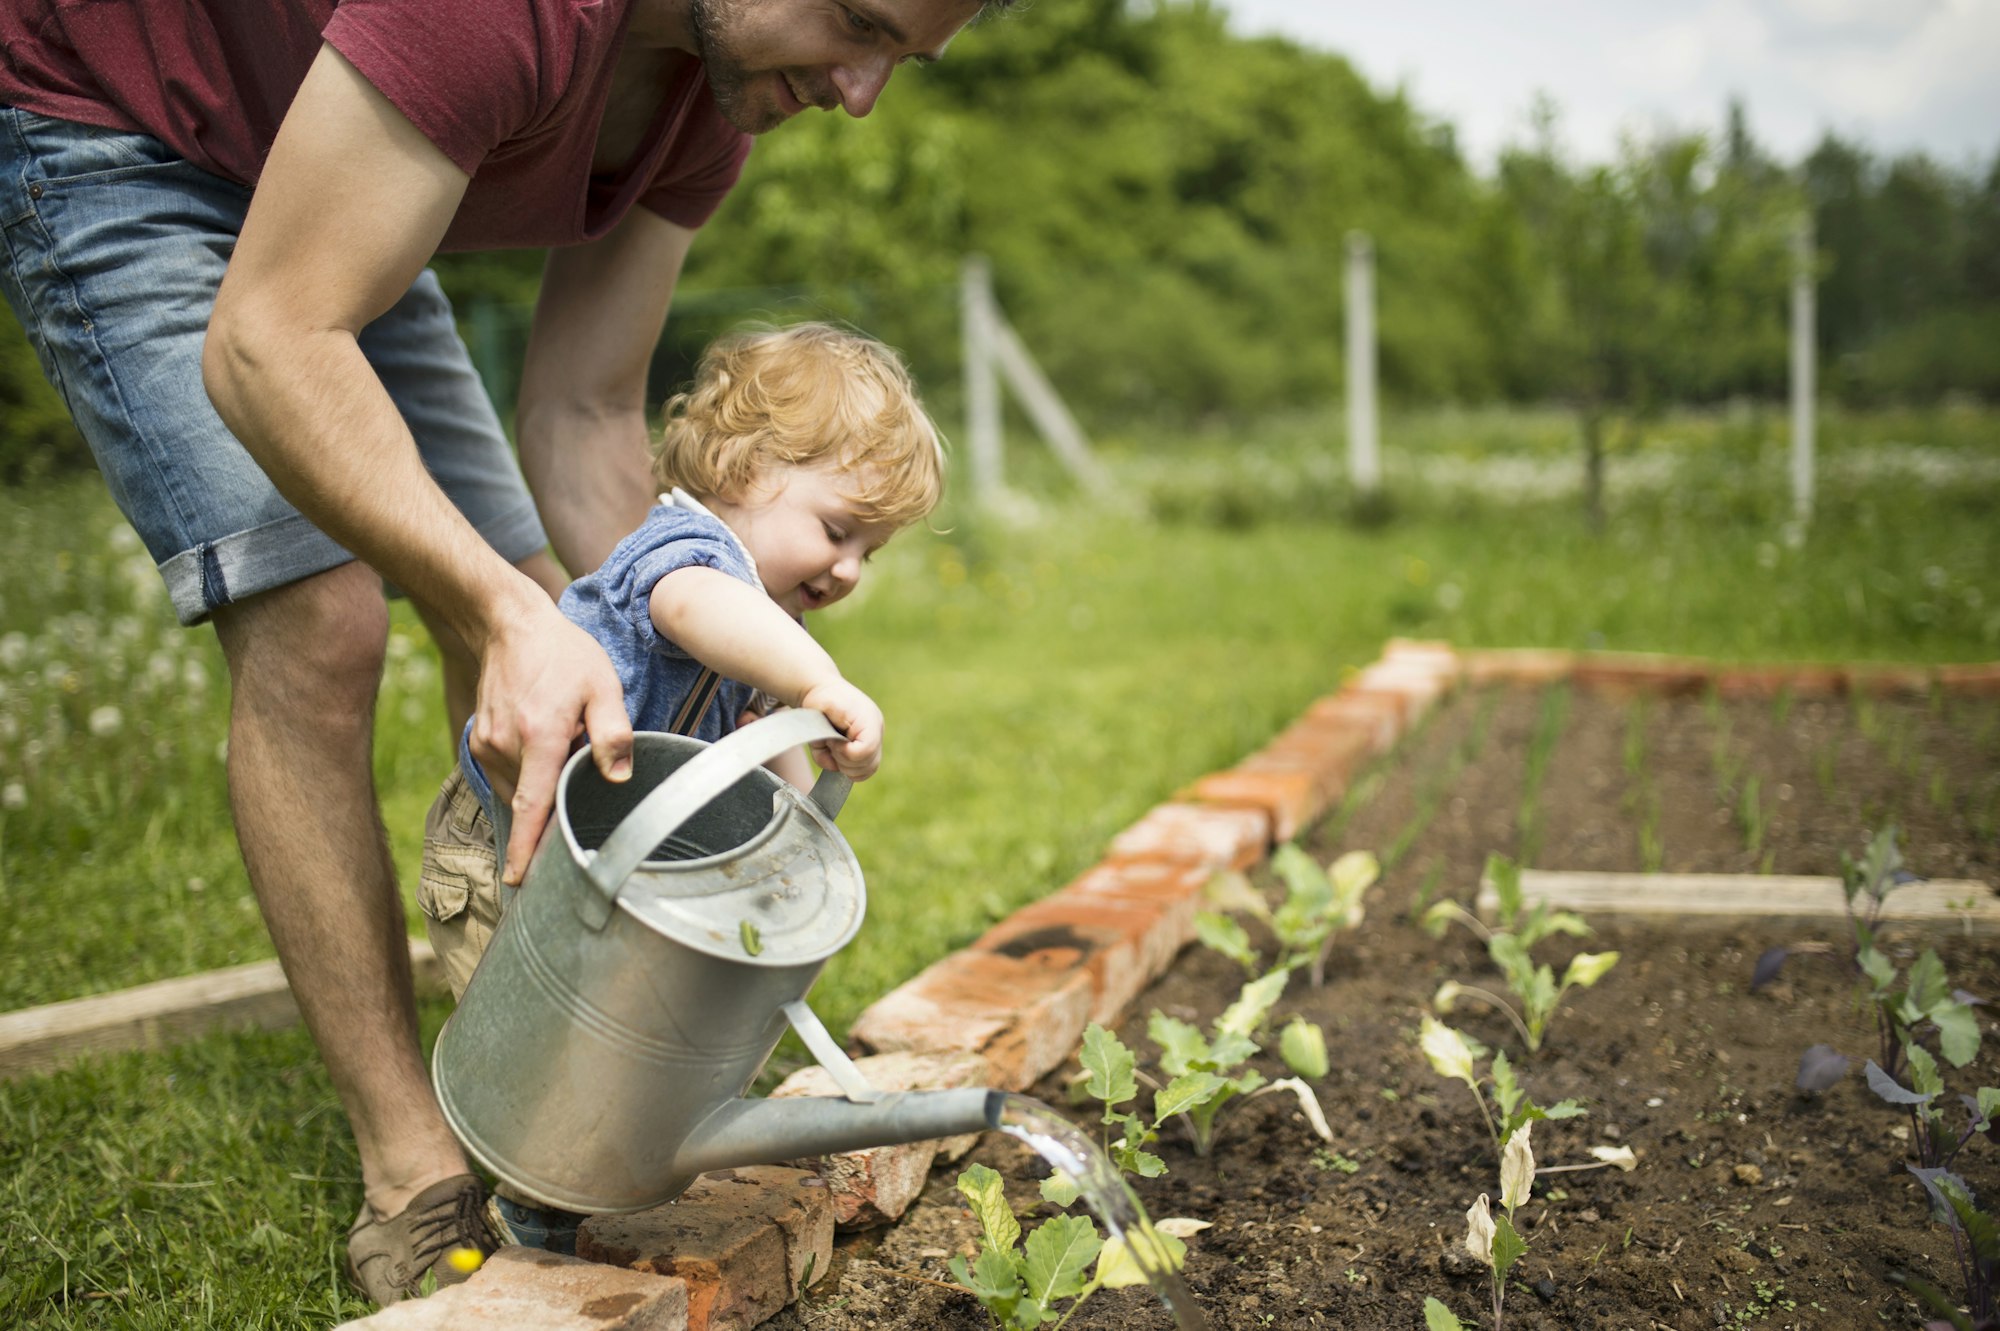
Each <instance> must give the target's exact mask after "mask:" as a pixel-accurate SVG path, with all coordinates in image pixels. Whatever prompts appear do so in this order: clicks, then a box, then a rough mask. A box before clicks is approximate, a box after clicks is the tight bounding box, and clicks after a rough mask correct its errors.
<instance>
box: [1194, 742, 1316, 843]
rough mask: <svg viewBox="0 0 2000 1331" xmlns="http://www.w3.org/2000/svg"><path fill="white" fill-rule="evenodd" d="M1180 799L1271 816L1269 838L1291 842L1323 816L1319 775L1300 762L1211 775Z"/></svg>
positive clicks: (1270, 763)
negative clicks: (1307, 826) (1299, 831)
mask: <svg viewBox="0 0 2000 1331" xmlns="http://www.w3.org/2000/svg"><path fill="white" fill-rule="evenodd" d="M1181 797H1182V798H1186V799H1194V800H1199V801H1201V802H1202V803H1204V804H1217V805H1221V806H1223V807H1224V808H1238V809H1261V810H1263V811H1264V812H1265V813H1266V814H1268V815H1270V819H1271V835H1272V837H1273V838H1274V839H1276V840H1278V841H1290V840H1291V839H1292V838H1293V837H1294V836H1296V835H1298V830H1299V829H1300V828H1301V827H1304V826H1305V825H1307V824H1309V823H1311V822H1312V821H1313V820H1314V819H1316V818H1318V817H1319V816H1320V814H1322V813H1324V812H1326V809H1327V805H1328V800H1327V798H1326V796H1325V795H1324V794H1323V793H1322V792H1321V778H1320V774H1319V773H1318V772H1317V771H1315V770H1314V768H1313V767H1312V766H1311V765H1310V764H1309V763H1308V761H1307V760H1303V759H1299V760H1293V761H1292V762H1284V761H1283V760H1271V759H1267V760H1266V765H1265V766H1264V767H1263V768H1261V769H1253V768H1251V767H1250V766H1249V764H1248V763H1245V765H1244V766H1242V767H1233V768H1231V769H1229V770H1228V771H1226V772H1211V773H1209V774H1208V775H1207V776H1205V777H1203V778H1201V780H1199V781H1197V782H1195V783H1194V784H1193V785H1191V786H1189V787H1188V788H1187V789H1186V790H1185V791H1183V792H1181Z"/></svg>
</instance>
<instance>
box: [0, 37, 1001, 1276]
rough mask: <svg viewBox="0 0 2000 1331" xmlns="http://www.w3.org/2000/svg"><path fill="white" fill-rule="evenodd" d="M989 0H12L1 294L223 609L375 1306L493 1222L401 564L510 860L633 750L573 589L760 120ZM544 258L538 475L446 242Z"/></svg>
mask: <svg viewBox="0 0 2000 1331" xmlns="http://www.w3.org/2000/svg"><path fill="white" fill-rule="evenodd" d="M995 2H996V3H1002V4H1004V3H1007V2H1008V0H995ZM980 8H982V4H981V3H980V0H601V2H600V0H588V2H587V0H507V2H506V3H494V0H425V2H424V3H422V4H410V3H407V0H343V2H342V3H339V4H338V6H337V7H336V4H335V0H292V2H291V3H290V4H289V5H286V6H268V5H266V6H242V5H240V4H234V3H231V2H230V0H195V2H194V3H190V0H99V2H98V3H93V4H74V3H69V2H68V0H24V3H19V4H11V5H8V6H5V7H4V9H5V12H4V13H0V52H4V62H3V63H0V104H4V107H0V202H4V205H5V206H4V208H0V223H3V224H4V227H5V237H6V242H7V245H6V251H5V257H4V259H0V264H4V267H0V286H4V288H5V290H6V293H7V296H8V300H9V302H10V303H11V304H12V305H13V306H14V309H15V311H16V313H17V314H18V315H19V316H20V317H21V320H22V323H23V325H24V326H25V327H26V328H27V330H28V332H29V335H30V337H31V339H32V340H33V341H34V343H35V345H36V348H37V351H38V353H39V354H40V356H41V358H42V362H43V366H44V368H45V369H46V370H47V371H48V373H49V376H50V379H51V381H52V382H54V383H55V384H56V386H57V388H58V389H59V390H60V391H61V392H62V393H63V394H64V397H65V399H66V400H67V402H68V403H69V407H70V410H71V412H72V414H73V415H74V416H75V418H76V420H77V423H78V425H79V427H80V428H81V429H82V431H83V433H84V435H85V437H86V438H87V439H88V440H89V441H90V444H91V447H92V449H93V451H94V452H95V454H96V455H97V457H98V460H99V465H100V467H101V468H102V470H103V472H104V474H105V477H106V480H107V483H108V484H109V485H110V486H111V488H112V491H113V493H114V495H115V496H116V497H117V499H118V501H119V504H120V506H121V508H123V509H124V511H125V513H126V514H127V516H128V517H129V518H131V520H132V522H133V524H134V526H135V527H137V528H138V530H139V532H140V535H141V536H142V537H143V538H144V539H145V540H146V542H147V545H148V548H149V550H150V551H151V553H152V555H153V557H154V559H155V561H156V563H158V564H159V566H160V568H161V571H162V574H163V576H164V577H165V578H166V580H167V583H168V587H169V590H170V591H171V593H172V594H173V597H174V601H175V605H176V608H177V609H178V611H179V613H180V615H181V618H182V620H183V622H185V623H189V624H194V623H199V622H201V621H203V620H205V619H212V620H213V622H214V624H215V629H216V633H217V636H218V638H219V639H220V641H221V644H222V648H223V652H224V655H225V657H226V658H227V660H228V663H229V670H230V678H231V681H232V687H233V693H232V701H231V719H230V742H229V778H230V800H231V807H232V811H233V813H234V816H235V821H236V826H237V833H238V839H239V841H240V843H241V845H242V849H243V855H244V861H245V864H246V866H247V868H248V871H249V875H250V880H251V884H252V887H253V889H254V890H255V892H256V894H257V899H258V902H259V904H260V906H261V908H262V910H263V913H264V918H265V921H266V923H267V925H268V926H269V928H270V931H271V936H272V940H273V942H274V944H275V945H276V948H277V951H278V955H279V957H280V959H281V960H282V962H283V963H284V966H285V971H286V974H287V976H288V977H289V979H290V982H291V985H292V989H293V992H294V993H295V995H296V996H297V998H298V1002H299V1007H300V1010H301V1011H302V1013H303V1014H304V1017H305V1020H306V1024H307V1026H308V1028H309V1029H310V1031H311V1033H312V1036H313V1039H314V1040H315V1042H316V1043H317V1045H318V1047H319V1050H320V1053H321V1056H322V1057H323V1058H324V1060H325V1062H326V1065H327V1068H328V1070H329V1072H330V1074H331V1076H332V1079H333V1082H334V1085H335V1087H336V1089H337V1090H338V1092H339V1094H340V1097H341V1102H342V1104H343V1106H344V1107H345V1109H346V1111H347V1114H348V1118H349V1121H350V1123H351V1124H352V1127H353V1130H354V1133H355V1138H356V1143H357V1146H358V1149H359V1154H360V1158H361V1167H362V1178H363V1185H364V1191H365V1201H364V1203H363V1206H362V1210H361V1215H360V1218H359V1219H358V1220H357V1221H356V1223H355V1228H354V1231H353V1233H352V1234H351V1235H350V1239H349V1264H348V1269H349V1274H350V1276H351V1277H352V1278H353V1279H355V1281H356V1282H357V1283H358V1284H359V1285H360V1286H361V1288H362V1289H363V1291H364V1292H365V1293H366V1294H367V1295H368V1296H369V1297H370V1298H372V1299H374V1300H375V1301H377V1302H380V1303H388V1302H393V1301H395V1300H396V1299H398V1298H401V1297H405V1296H406V1295H408V1294H409V1293H411V1292H413V1291H414V1290H415V1289H416V1288H417V1286H418V1282H419V1281H420V1280H421V1279H422V1277H423V1275H424V1274H425V1272H426V1271H427V1270H434V1271H435V1273H436V1275H437V1276H438V1277H439V1278H440V1279H441V1280H445V1281H449V1280H451V1279H453V1278H459V1277H456V1275H455V1273H454V1272H453V1271H452V1270H451V1268H450V1267H449V1265H447V1264H446V1263H445V1261H444V1258H445V1256H446V1255H447V1254H448V1253H449V1252H450V1251H451V1250H452V1249H453V1248H455V1247H459V1246H477V1247H482V1248H483V1247H486V1246H488V1239H487V1235H486V1232H485V1229H484V1225H483V1221H482V1219H481V1207H482V1203H483V1200H484V1196H483V1191H482V1189H481V1187H480V1185H479V1183H478V1181H477V1180H476V1179H475V1178H473V1177H472V1176H471V1175H470V1174H469V1172H468V1170H467V1167H466V1163H465V1160H464V1158H463V1156H462V1154H461V1152H460V1150H459V1147H458V1144H457V1143H456V1141H454V1140H453V1138H452V1136H451V1134H450V1132H449V1131H448V1130H447V1128H446V1126H445V1124H444V1121H443V1119H442V1116H441V1115H440V1113H439V1111H438V1108H437V1104H436V1100H435V1098H434V1096H433V1094H432V1091H431V1087H430V1083H429V1079H428V1077H427V1076H426V1074H425V1069H424V1067H423V1063H422V1060H421V1056H420V1052H419V1049H418V1046H417V1042H416V1039H415V1029H416V1027H415V1016H414V1002H413V999H412V996H411V987H410V975H409V965H408V956H407V950H406V939H405V935H404V929H403V917H402V911H401V906H400V896H399V893H398V890H397V887H396V882H395V875H394V869H393V866H392V864H391V863H390V860H389V858H388V854H387V850H386V843H385V839H384V836H383V831H382V825H381V816H380V813H379V810H378V808H377V805H376V800H375V793H374V789H373V785H372V778H371V775H370V748H371V743H372V737H371V731H372V720H373V717H372V709H373V703H374V698H375V694H376V689H377V685H378V682H379V679H380V674H381V668H382V660H383V653H384V646H385V641H386V635H387V611H386V607H385V605H384V602H383V596H382V581H383V580H384V579H386V580H387V581H388V582H390V583H392V584H393V585H395V586H396V587H398V588H400V589H401V590H402V591H403V592H405V593H406V594H407V595H409V596H410V598H411V599H412V600H413V602H414V603H415V605H416V606H417V608H418V610H419V612H420V614H421V615H422V616H423V618H424V620H425V622H426V623H427V624H428V625H430V626H431V629H432V631H433V633H434V634H435V635H436V637H437V639H438V641H439V644H440V647H441V649H442V651H443V655H444V659H445V663H446V669H445V675H446V696H447V702H448V710H449V712H450V715H451V719H452V722H453V725H454V727H455V730H456V728H457V727H459V726H461V725H462V724H463V722H464V721H465V719H466V718H467V716H468V715H470V716H472V717H473V730H472V748H473V752H474V754H475V756H476V757H477V758H478V759H479V760H480V762H481V764H482V765H483V766H484V767H485V768H486V770H487V771H488V772H489V773H491V774H493V775H494V776H495V777H496V778H498V780H497V782H496V784H497V785H499V786H500V787H501V793H502V796H503V797H508V798H510V799H511V808H512V814H513V831H512V837H511V839H510V840H509V843H508V846H507V848H506V871H505V877H506V879H507V880H508V881H509V882H515V883H518V882H519V881H520V878H521V875H522V873H523V872H524V870H525V868H526V862H527V859H528V856H529V854H530V853H531V852H532V851H533V849H534V847H535V845H536V842H537V840H538V838H539V835H540V832H541V830H542V828H543V826H544V824H545V823H546V821H547V819H548V815H549V809H550V805H551V802H552V800H553V796H554V787H555V780H556V777H557V775H558V773H559V771H560V768H561V764H562V762H563V760H564V759H565V757H566V756H567V754H568V753H569V751H570V750H571V749H572V747H573V746H574V744H575V742H576V741H578V740H579V739H580V738H582V737H583V736H585V735H586V734H587V735H588V737H589V739H590V740H591V741H592V743H593V744H594V746H595V754H596V759H597V762H598V765H599V766H600V768H602V769H603V770H604V772H605V775H606V776H608V777H610V778H612V779H614V780H618V779H623V778H624V777H626V776H627V775H629V771H630V754H631V727H630V722H629V721H628V719H627V718H626V716H625V712H624V706H623V702H622V699H621V695H620V691H619V686H618V681H617V678H616V676H615V675H614V674H613V672H612V668H611V665H610V663H609V661H608V660H607V659H606V658H605V656H604V654H603V652H602V651H601V650H600V649H599V648H598V647H597V646H596V645H595V644H594V643H593V642H592V641H591V640H590V639H589V638H588V637H587V636H586V635H584V634H583V633H582V632H581V631H580V630H578V629H576V628H574V627H573V626H571V625H570V624H569V623H568V622H567V621H566V620H564V619H563V618H562V616H561V615H559V614H558V613H557V612H556V610H555V606H554V602H553V600H552V596H553V594H554V593H555V592H557V591H558V590H559V589H560V587H561V586H562V584H563V581H564V574H563V571H562V569H563V568H567V569H569V570H571V571H573V572H580V571H583V570H586V569H589V568H593V567H595V566H596V565H597V564H598V563H599V561H600V560H601V559H602V558H603V556H604V555H605V554H606V553H607V552H608V551H609V550H610V549H611V547H612V546H613V544H615V543H616V541H617V540H618V538H619V537H621V536H622V535H623V534H624V533H626V532H627V531H629V530H631V529H632V528H633V527H634V526H636V525H637V523H638V521H639V519H640V518H641V517H642V516H643V514H644V512H645V508H646V505H647V502H648V500H649V498H650V494H651V491H650V490H649V489H648V485H647V479H646V475H647V473H646V457H645V447H644V445H645V423H644V412H645V401H644V391H645V371H646V365H647V363H648V360H649V358H650V354H651V351H652V348H653V345H654V343H655V342H656V340H657V339H658V337H659V333H660V329H661V326H662V324H663V322H664V320H665V317H666V312H667V307H668V304H669V302H670V300H671V297H672V294H673V288H674V283H675V281H676V279H677V277H678V275H679V273H680V269H681V264H682V261H683V259H684V258H685V257H686V254H687V251H688V246H689V244H690V243H691V242H692V240H693V238H694V232H695V229H696V228H698V227H699V226H700V225H701V224H702V223H703V222H704V221H705V220H706V219H707V217H708V216H709V214H710V213H711V212H712V211H713V210H714V208H715V207H716V206H717V205H718V204H719V202H720V201H721V199H722V197H723V196H724V194H726V193H727V191H728V189H729V188H730V187H731V186H732V185H733V184H734V182H735V180H736V176H737V173H738V171H739V170H740V167H741V164H742V161H743V159H744V157H745V155H746V154H747V151H748V139H747V138H746V137H744V136H746V135H754V134H759V133H762V132H764V131H766V130H769V129H772V128H775V127H776V126H777V125H779V124H781V123H782V122H783V121H785V120H786V119H788V118H789V117H791V116H793V115H795V114H797V113H798V112H799V111H801V110H803V109H804V108H806V107H808V106H812V107H819V108H822V109H826V110H832V109H835V108H839V109H842V110H844V111H846V112H847V113H848V114H849V115H854V116H864V115H867V114H868V112H869V111H870V109H872V107H873V106H874V104H875V100H876V98H877V97H878V96H879V95H880V93H881V92H882V89H883V87H884V85H886V84H887V82H888V80H889V77H890V74H891V72H892V71H893V69H894V68H895V66H896V65H897V64H898V63H900V62H901V61H904V60H909V59H915V60H931V59H936V58H937V57H938V56H940V55H941V54H942V53H943V51H944V48H945V46H946V44H947V43H948V42H949V41H950V39H951V38H952V37H953V36H954V35H955V34H956V33H957V32H958V31H959V30H960V29H961V28H962V27H964V26H965V24H966V23H968V22H969V21H970V20H971V19H972V18H973V17H975V16H976V14H977V13H978V11H979V10H980ZM832 203H833V201H829V205H830V206H831V204H832ZM523 246H548V247H551V253H550V257H549V260H548V264H547V268H546V271H545V274H544V278H543V284H542V289H541V296H540V300H539V304H538V306H537V309H536V313H535V320H534V326H533V331H532V333H531V335H530V340H529V347H528V351H527V356H526V360H525V364H524V367H523V372H522V376H521V390H520V398H519V411H518V417H517V423H518V433H519V437H520V457H521V468H520V469H519V470H517V469H516V468H515V466H514V464H513V461H512V459H511V456H510V455H509V453H508V450H507V448H506V445H505V440H504V438H503V437H502V436H501V433H500V429H499V424H498V421H497V419H496V418H495V417H494V415H493V412H492V410H491V407H490V405H489V404H488V403H487V402H486V400H485V398H484V396H483V394H482V393H481V392H480V391H479V389H478V383H477V379H476V376H474V375H473V373H472V371H471V367H470V364H469V361H468V358H467V356H466V354H465V350H464V348H463V346H462V345H460V343H459V342H458V339H457V337H456V334H455V333H454V332H453V329H452V323H451V317H450V311H449V309H448V307H447V306H446V305H445V303H444V300H443V298H442V295H441V293H440V292H439V291H438V289H437V286H436V281H435V279H434V278H432V277H431V276H430V275H429V274H428V273H427V272H426V271H425V269H424V265H425V264H426V263H427V262H428V261H429V260H430V257H431V256H432V254H433V253H435V252H437V251H438V250H440V249H454V248H456V249H466V248H498V247H509V248H512V247H523ZM225 271H226V277H225V276H224V274H225ZM204 334H205V336H204ZM204 387H205V388H206V392H204ZM211 402H212V404H213V405H212V406H211ZM246 450H247V452H246ZM523 471H524V472H525V474H526V481H527V483H528V486H530V487H531V488H532V491H533V496H534V499H533V502H532V503H531V502H530V501H529V498H528V491H527V490H526V489H524V488H523V483H522V472H523ZM274 483H275V489H273V484H274ZM537 510H539V512H537ZM538 519H539V520H538ZM544 524H545V526H544ZM549 546H552V547H553V550H554V554H555V557H556V559H559V560H560V561H561V565H562V567H558V565H557V563H556V562H555V560H553V559H551V558H550V557H549V555H548V554H547V553H545V550H546V548H547V547H549ZM349 552H352V555H350V553H349ZM354 556H358V557H359V559H358V560H356V559H355V558H354Z"/></svg>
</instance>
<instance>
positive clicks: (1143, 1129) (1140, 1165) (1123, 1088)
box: [1078, 1022, 1167, 1178]
mask: <svg viewBox="0 0 2000 1331" xmlns="http://www.w3.org/2000/svg"><path fill="white" fill-rule="evenodd" d="M1078 1058H1079V1061H1080V1062H1081V1063H1082V1064H1083V1070H1084V1071H1085V1072H1086V1073H1088V1074H1089V1079H1088V1080H1087V1081H1085V1082H1084V1090H1085V1091H1086V1092H1087V1093H1088V1094H1090V1095H1091V1096H1093V1097H1094V1098H1095V1099H1097V1100H1098V1101H1100V1102H1101V1103H1102V1104H1103V1105H1104V1113H1103V1115H1102V1117H1101V1118H1100V1119H1099V1120H1098V1121H1099V1122H1100V1123H1101V1124H1102V1125H1103V1129H1104V1130H1103V1132H1102V1133H1101V1134H1100V1135H1101V1136H1102V1138H1103V1144H1104V1153H1105V1154H1106V1155H1108V1156H1110V1157H1111V1163H1113V1164H1115V1165H1117V1166H1118V1168H1119V1169H1120V1170H1121V1171H1123V1172H1124V1173H1127V1174H1137V1175H1138V1176H1139V1177H1141V1178H1158V1177H1159V1176H1160V1175H1162V1174H1164V1173H1166V1172H1167V1164H1166V1161H1164V1160H1162V1159H1160V1157H1159V1156H1157V1155H1154V1154H1153V1153H1152V1152H1151V1151H1148V1150H1146V1149H1145V1148H1146V1147H1148V1146H1151V1145H1152V1144H1153V1143H1154V1142H1155V1141H1158V1140H1159V1136H1160V1134H1159V1133H1158V1132H1156V1131H1154V1130H1153V1129H1152V1128H1151V1127H1148V1126H1147V1125H1146V1123H1145V1121H1144V1120H1143V1119H1141V1118H1140V1117H1139V1116H1138V1115H1137V1114H1130V1113H1126V1112H1124V1111H1122V1110H1120V1109H1119V1108H1118V1106H1119V1105H1122V1104H1126V1103H1128V1102H1130V1101H1134V1100H1137V1099H1138V1098H1139V1070H1138V1060H1137V1059H1135V1058H1134V1057H1133V1056H1132V1051H1131V1050H1130V1049H1127V1048H1126V1047H1125V1043H1124V1041H1122V1040H1120V1039H1119V1038H1118V1037H1117V1036H1115V1035H1113V1034H1112V1033H1111V1032H1110V1031H1108V1030H1106V1029H1104V1027H1102V1026H1100V1025H1098V1024H1097V1023H1096V1022H1092V1023H1091V1024H1090V1025H1089V1027H1088V1028H1086V1029H1085V1031H1084V1032H1083V1050H1082V1052H1081V1054H1079V1055H1078ZM1114 1128H1116V1129H1117V1130H1118V1136H1117V1137H1116V1138H1115V1139H1114V1138H1113V1137H1112V1136H1111V1132H1112V1129H1114Z"/></svg>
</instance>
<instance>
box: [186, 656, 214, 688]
mask: <svg viewBox="0 0 2000 1331" xmlns="http://www.w3.org/2000/svg"><path fill="white" fill-rule="evenodd" d="M181 683H182V684H183V685H184V686H186V688H187V690H188V691H189V692H190V693H201V692H204V691H205V690H206V689H207V688H208V667H207V666H205V665H203V664H202V663H201V662H199V661H188V662H186V663H185V664H183V665H182V666H181Z"/></svg>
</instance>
